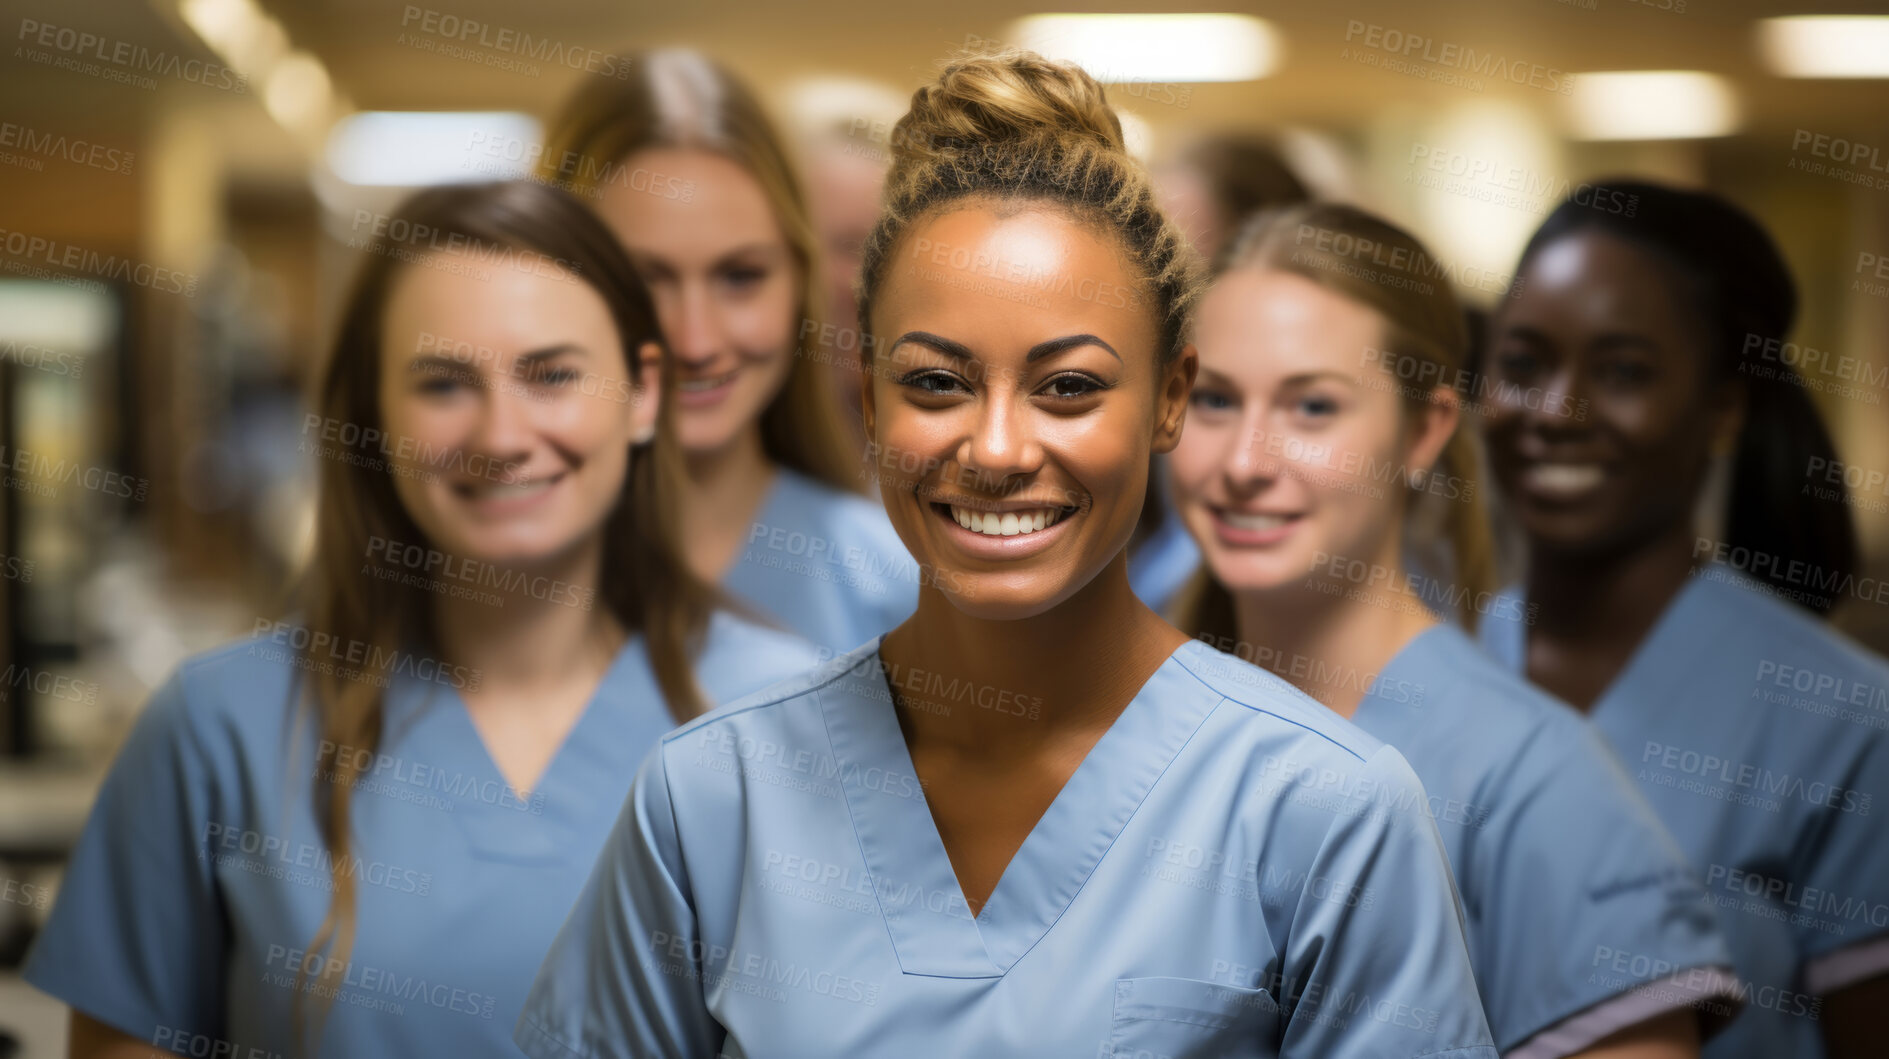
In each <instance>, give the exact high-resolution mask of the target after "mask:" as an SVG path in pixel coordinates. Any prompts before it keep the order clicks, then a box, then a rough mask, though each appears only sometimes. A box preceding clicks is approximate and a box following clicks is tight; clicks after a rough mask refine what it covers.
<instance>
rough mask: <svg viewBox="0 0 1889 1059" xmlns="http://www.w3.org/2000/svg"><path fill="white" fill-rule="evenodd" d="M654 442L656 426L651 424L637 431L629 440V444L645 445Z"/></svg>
mask: <svg viewBox="0 0 1889 1059" xmlns="http://www.w3.org/2000/svg"><path fill="white" fill-rule="evenodd" d="M654 440H656V424H654V423H651V424H650V425H648V426H646V427H644V428H643V429H642V430H639V431H637V432H636V436H635V437H633V438H631V439H630V444H632V445H647V444H649V443H650V442H652V441H654Z"/></svg>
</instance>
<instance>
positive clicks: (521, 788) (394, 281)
mask: <svg viewBox="0 0 1889 1059" xmlns="http://www.w3.org/2000/svg"><path fill="white" fill-rule="evenodd" d="M382 234H383V235H384V237H385V241H384V242H382V243H380V244H378V245H377V246H376V247H375V256H373V257H370V258H369V259H368V264H367V266H366V270H365V272H364V274H363V276H362V278H361V280H360V283H359V285H358V287H357V288H356V290H355V293H354V295H353V298H352V300H351V301H350V302H349V304H348V306H347V309H346V314H345V316H344V318H343V320H342V323H341V328H340V331H339V337H338V339H337V342H336V345H335V352H334V356H333V358H332V360H331V361H330V363H329V365H328V368H327V371H326V375H325V377H324V379H323V382H322V388H321V390H320V394H319V401H318V405H317V409H318V410H317V411H315V412H311V413H310V414H309V416H308V417H307V419H306V421H305V423H304V436H305V438H306V439H307V445H308V448H309V450H310V451H311V452H314V453H316V454H317V455H319V456H320V457H321V466H320V475H321V499H322V506H321V513H320V524H319V527H318V529H317V531H316V532H317V541H316V550H317V556H316V564H315V568H314V570H313V572H312V573H311V575H310V577H309V580H308V583H307V586H306V592H307V595H306V598H305V600H304V607H305V610H304V611H303V613H302V614H301V615H300V616H298V617H295V618H293V619H290V620H287V621H267V620H265V621H258V622H257V623H256V630H255V633H256V635H255V636H253V637H252V638H250V639H249V640H247V641H245V642H242V643H238V644H234V645H232V646H229V647H226V648H223V649H220V650H216V651H212V652H209V653H208V654H205V655H201V656H198V657H196V658H192V659H190V660H188V661H186V662H185V663H184V664H183V665H182V666H181V667H180V668H179V670H178V671H177V673H176V675H175V676H173V677H172V678H171V680H170V681H168V682H167V683H166V684H165V685H164V686H163V687H162V688H160V689H159V690H158V691H157V693H156V694H155V695H154V696H153V697H152V699H151V702H150V703H149V705H148V706H147V707H146V708H145V710H144V713H143V715H142V716H141V717H140V718H139V721H138V724H137V726H136V728H135V729H134V731H133V732H132V734H131V736H130V738H129V740H128V741H127V743H126V744H125V746H124V748H123V750H122V751H121V752H120V754H119V757H118V760H117V762H116V763H115V764H114V766H113V768H112V770H111V773H110V775H109V777H108V778H107V779H106V782H105V785H104V789H103V790H102V791H101V792H100V794H99V799H98V802H97V805H96V806H95V808H94V809H93V812H92V817H91V820H90V822H89V823H88V824H87V826H86V829H85V832H84V834H83V836H82V837H81V839H80V841H79V845H78V848H77V850H76V851H75V852H74V854H73V858H72V862H71V866H70V868H69V870H68V872H67V874H66V877H65V883H64V886H63V888H62V890H61V892H60V895H59V900H58V904H57V907H55V909H54V910H53V914H52V918H51V921H50V922H49V923H48V925H47V927H46V930H45V932H44V933H43V934H42V935H41V937H40V940H39V942H38V945H37V947H36V949H35V950H34V952H33V955H32V959H31V961H30V962H29V964H28V967H27V971H26V975H27V978H28V980H29V981H31V982H33V983H34V984H35V985H37V986H39V987H40V988H42V989H44V990H46V991H47V992H49V993H51V994H53V995H54V996H57V997H59V998H60V999H62V1000H64V1001H66V1002H67V1003H68V1004H70V1005H71V1006H72V1009H73V1029H72V1054H73V1055H75V1056H111V1055H148V1054H150V1052H151V1051H152V1050H153V1049H155V1050H158V1051H162V1052H164V1053H166V1054H169V1053H171V1052H175V1053H177V1054H186V1055H291V1054H321V1055H333V1056H347V1057H356V1056H389V1057H409V1056H422V1055H494V1054H502V1053H505V1052H508V1051H510V1050H511V1047H512V1046H511V1044H510V1041H509V1036H510V1027H511V1025H512V1023H513V1022H514V1021H515V1020H516V1018H517V1014H518V1011H519V1008H520V1006H521V1005H522V1002H523V1000H524V995H525V990H526V988H527V986H528V985H529V984H530V980H531V973H532V969H533V968H535V967H536V965H537V964H538V962H539V960H540V959H541V958H542V956H543V954H544V951H545V949H546V948H547V947H548V945H549V944H550V941H551V938H552V936H553V934H554V933H555V931H556V929H557V926H558V924H559V923H561V922H562V921H563V918H564V915H565V913H566V911H567V910H568V909H569V907H570V905H571V902H572V899H573V898H574V897H575V896H576V893H577V891H578V888H579V886H580V885H581V884H582V881H583V878H584V875H585V872H586V870H587V869H588V867H589V865H590V863H591V862H592V861H593V860H594V859H595V856H596V852H597V850H598V849H599V848H601V846H602V844H603V840H604V837H605V835H606V834H607V832H608V830H609V827H610V824H611V821H612V820H613V818H614V816H615V811H614V810H615V807H616V806H617V805H618V804H620V802H621V801H622V799H623V797H624V796H625V794H626V792H627V790H628V787H629V777H630V776H631V775H632V773H633V770H634V768H635V765H636V762H637V761H638V760H639V759H640V758H641V757H643V755H644V753H645V752H646V751H647V749H648V748H649V747H650V746H651V745H652V744H653V743H654V741H655V740H656V738H657V737H658V736H660V735H661V734H662V733H663V732H665V731H666V730H668V729H669V728H670V727H671V726H672V725H673V724H674V723H675V721H676V720H678V719H681V718H686V717H689V716H692V715H694V714H696V713H699V712H701V710H702V708H703V707H705V706H707V705H710V704H711V703H712V702H713V701H716V700H721V699H726V698H731V697H735V696H738V695H740V694H744V693H746V692H748V691H751V690H754V689H755V688H756V687H758V686H761V685H764V684H766V683H767V682H769V680H770V679H772V678H777V677H780V676H784V675H786V674H788V673H790V672H794V671H797V670H798V669H801V668H803V667H805V666H807V665H811V664H812V663H813V661H814V659H813V651H812V648H811V645H807V644H804V643H801V642H800V641H797V640H794V639H792V638H791V637H789V636H787V635H786V634H785V633H779V632H775V631H772V630H767V629H763V628H759V627H756V626H753V625H749V624H747V623H745V622H742V621H738V620H736V619H734V618H732V617H730V616H728V615H727V614H726V613H724V612H719V611H716V610H715V603H716V600H715V597H714V595H713V593H712V592H711V591H710V590H709V589H708V588H706V587H705V586H703V585H701V584H699V583H697V582H696V581H694V580H693V579H692V578H690V577H689V576H688V575H687V574H685V573H681V572H680V571H681V570H682V569H683V568H682V566H681V565H680V564H679V563H678V562H677V560H676V555H677V546H676V542H675V540H674V529H673V528H672V527H671V526H670V524H669V523H668V521H667V513H666V512H664V511H662V510H660V504H661V503H662V501H663V498H665V497H666V496H667V495H668V493H669V491H670V490H671V489H672V488H673V481H672V479H673V477H674V475H675V473H676V472H675V470H674V466H673V460H674V455H673V452H672V451H671V450H670V449H669V448H668V446H670V445H672V444H673V427H672V426H671V421H670V413H669V411H668V403H669V402H668V395H667V394H666V393H665V390H664V387H663V386H662V383H661V380H662V379H663V376H662V375H661V374H660V372H661V368H662V365H661V363H660V362H661V360H662V359H663V354H662V352H661V350H660V348H659V346H658V344H657V342H656V341H655V340H654V337H655V334H656V326H655V319H654V314H653V313H652V311H651V308H650V305H649V300H648V297H647V295H646V294H645V293H644V292H643V290H642V288H641V286H640V285H639V283H638V281H637V278H636V275H635V273H634V271H633V270H632V269H631V267H630V263H629V261H628V260H627V259H626V258H625V257H624V255H623V252H622V250H621V249H620V248H619V247H618V246H617V244H616V242H615V241H614V239H612V237H611V236H610V233H609V232H608V231H607V230H606V229H605V228H604V227H603V226H602V225H601V224H600V223H599V222H598V221H596V220H595V219H594V218H593V217H592V216H591V215H590V214H589V213H588V212H587V211H586V209H585V208H584V207H583V206H582V205H581V204H580V203H578V202H577V200H575V199H573V198H571V197H569V196H568V195H566V194H564V193H562V192H558V191H555V190H552V189H549V188H545V187H542V186H538V185H533V184H526V183H518V184H509V185H503V184H501V185H482V186H472V187H459V188H451V189H443V190H436V191H429V192H424V193H422V194H421V195H419V196H417V197H416V198H415V199H414V200H412V201H411V202H410V203H409V204H408V205H407V206H406V207H405V208H404V209H402V210H401V212H400V213H399V214H398V215H396V216H395V217H393V218H390V219H389V223H388V224H387V225H386V226H385V230H384V232H383V233H382ZM407 262H411V263H407ZM691 668H693V671H694V675H692V674H691ZM309 1042H318V1045H317V1046H316V1047H315V1048H313V1049H312V1050H304V1049H303V1048H301V1047H300V1046H301V1045H303V1044H307V1043H309Z"/></svg>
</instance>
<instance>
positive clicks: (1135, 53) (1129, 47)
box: [1010, 15, 1280, 82]
mask: <svg viewBox="0 0 1889 1059" xmlns="http://www.w3.org/2000/svg"><path fill="white" fill-rule="evenodd" d="M1010 36H1011V38H1012V39H1014V40H1015V41H1016V43H1017V44H1019V45H1021V46H1022V47H1025V48H1028V49H1030V50H1032V51H1036V52H1041V53H1042V54H1043V55H1045V56H1048V57H1049V58H1052V59H1062V60H1066V61H1069V62H1074V63H1077V64H1078V65H1080V66H1081V67H1082V68H1083V69H1085V70H1087V71H1089V72H1090V73H1091V74H1093V75H1094V76H1095V77H1096V78H1097V79H1098V80H1101V81H1108V82H1122V81H1256V80H1258V79H1259V78H1262V77H1265V76H1266V75H1267V74H1269V73H1271V72H1272V71H1273V69H1274V68H1275V67H1277V66H1278V64H1279V55H1280V42H1279V34H1278V32H1277V31H1275V30H1274V29H1273V27H1272V25H1271V24H1270V23H1267V22H1265V21H1263V20H1261V19H1257V18H1253V17H1252V16H1250V15H1031V16H1030V17H1028V18H1024V19H1020V20H1019V21H1018V22H1017V23H1016V25H1015V27H1014V28H1013V29H1012V32H1011V34H1010Z"/></svg>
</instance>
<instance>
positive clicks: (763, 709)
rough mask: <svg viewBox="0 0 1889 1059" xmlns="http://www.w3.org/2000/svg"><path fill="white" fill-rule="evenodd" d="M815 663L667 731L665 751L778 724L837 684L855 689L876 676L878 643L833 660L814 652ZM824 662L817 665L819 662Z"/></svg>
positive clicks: (663, 740) (872, 642) (819, 651)
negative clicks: (714, 736) (713, 736)
mask: <svg viewBox="0 0 1889 1059" xmlns="http://www.w3.org/2000/svg"><path fill="white" fill-rule="evenodd" d="M814 652H815V653H814V657H815V659H816V661H815V663H814V664H813V665H812V666H811V667H810V668H807V669H804V670H802V671H801V672H799V673H798V674H797V675H794V676H791V677H788V678H786V679H784V680H780V681H777V682H776V683H774V684H772V685H770V686H769V687H766V688H763V689H762V690H760V691H757V692H754V693H753V694H750V695H747V696H745V697H743V698H739V699H735V700H733V701H731V702H728V703H725V704H723V705H721V706H717V707H716V708H715V709H713V710H710V711H709V712H707V713H705V714H703V715H702V716H700V717H697V718H695V719H693V720H691V721H689V722H688V723H686V724H683V725H681V726H680V727H677V728H675V729H673V730H672V731H670V732H669V733H668V734H667V735H665V736H663V738H662V745H663V746H664V747H669V746H673V745H675V744H678V743H686V742H688V741H690V740H691V739H696V740H699V739H702V738H704V736H705V735H707V734H710V733H714V732H715V731H716V730H717V729H758V728H766V727H767V726H769V725H771V724H778V723H781V721H780V719H781V717H782V715H784V714H786V713H789V712H791V711H792V710H793V709H794V708H795V707H796V706H798V705H805V704H811V703H813V702H815V701H816V699H817V698H818V696H819V695H820V693H821V692H822V691H824V690H827V689H828V688H831V687H833V686H834V685H836V684H846V685H849V686H854V687H853V690H857V687H856V685H858V684H860V683H862V682H863V679H864V677H865V676H866V675H867V674H873V675H876V674H877V673H878V665H877V662H878V658H879V640H878V638H877V637H874V638H873V640H872V641H871V642H869V643H865V644H861V645H860V646H859V647H857V648H854V649H853V650H851V651H848V652H846V653H845V654H842V655H838V656H832V655H830V654H829V653H828V652H824V651H821V650H819V649H818V648H815V649H814ZM822 657H823V658H824V659H825V660H824V661H818V659H820V658H822Z"/></svg>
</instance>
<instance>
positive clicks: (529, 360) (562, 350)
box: [407, 342, 584, 371]
mask: <svg viewBox="0 0 1889 1059" xmlns="http://www.w3.org/2000/svg"><path fill="white" fill-rule="evenodd" d="M583 351H584V350H583V347H581V346H579V345H577V344H576V343H574V342H560V343H558V344H557V345H555V346H546V347H544V348H543V349H534V350H532V351H531V352H529V353H521V354H519V356H518V364H520V365H532V364H539V363H542V362H544V361H547V360H552V359H554V358H556V357H560V356H562V355H564V354H566V353H582V352H583ZM476 366H477V362H476V361H474V362H468V361H463V360H455V359H453V358H452V357H444V356H441V355H439V354H438V353H428V354H425V355H424V356H418V357H415V358H413V360H412V361H410V362H408V364H407V370H408V371H427V370H431V369H434V368H445V369H448V370H451V371H468V370H472V369H474V368H475V367H476Z"/></svg>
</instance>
